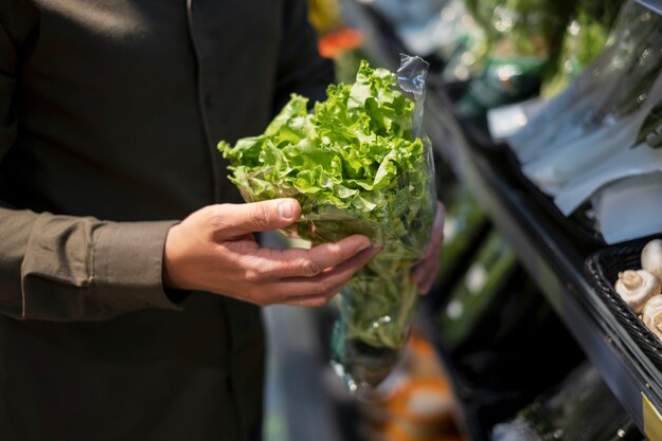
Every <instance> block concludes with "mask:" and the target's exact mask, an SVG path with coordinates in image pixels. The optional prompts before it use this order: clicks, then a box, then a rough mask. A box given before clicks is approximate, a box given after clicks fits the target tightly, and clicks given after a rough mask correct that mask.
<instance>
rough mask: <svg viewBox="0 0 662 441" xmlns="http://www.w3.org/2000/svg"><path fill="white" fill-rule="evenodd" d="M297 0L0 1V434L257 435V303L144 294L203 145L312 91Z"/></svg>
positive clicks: (96, 437)
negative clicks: (294, 94) (293, 94)
mask: <svg viewBox="0 0 662 441" xmlns="http://www.w3.org/2000/svg"><path fill="white" fill-rule="evenodd" d="M315 44H316V43H315V38H314V35H313V31H312V30H311V29H310V27H309V26H308V24H307V22H306V15H305V6H304V2H303V0H188V1H187V0H0V439H1V440H3V441H32V440H34V441H59V440H62V441H78V440H80V441H100V440H108V441H111V440H112V441H123V440H126V441H130V440H131V441H133V440H135V441H138V440H139V441H149V440H155V441H156V440H158V441H168V440H178V441H183V440H194V441H206V440H222V441H233V440H247V439H257V438H255V436H256V434H257V433H258V432H259V422H260V418H261V403H262V385H263V379H262V376H263V358H264V356H263V352H264V343H263V335H262V327H261V318H260V312H259V310H258V308H256V307H253V306H251V305H248V304H244V303H239V302H235V301H232V300H229V299H225V298H221V297H219V296H214V295H209V294H204V293H192V294H191V295H189V296H188V297H186V298H185V299H184V300H182V301H181V302H179V303H177V304H175V303H172V302H171V300H169V298H168V297H167V296H166V295H165V293H164V290H163V287H162V285H161V259H162V250H163V245H164V240H165V237H166V234H167V231H168V229H169V228H170V227H171V226H172V225H173V223H174V222H176V220H178V219H182V218H184V217H185V216H186V215H188V214H189V213H190V212H192V211H194V210H196V209H197V208H200V207H202V206H204V205H208V204H212V203H216V202H230V201H232V202H234V201H237V200H238V195H237V193H236V192H235V190H234V188H233V186H232V185H230V184H229V182H228V181H227V180H226V170H225V166H226V165H225V164H224V163H223V161H222V159H221V157H220V155H219V153H217V151H216V148H215V145H216V143H217V142H218V141H219V140H222V139H223V140H228V141H230V142H232V141H234V140H236V139H237V138H239V137H243V136H249V135H255V134H259V133H261V132H262V131H263V130H264V128H265V126H266V124H267V123H268V121H269V120H270V118H271V116H272V114H273V112H274V109H275V108H277V107H278V106H279V105H281V104H282V103H283V102H284V101H285V100H286V99H287V97H288V95H289V93H291V92H299V93H302V94H305V95H309V96H312V97H313V98H319V96H320V92H321V91H323V86H324V85H325V84H327V83H328V82H329V81H330V79H331V78H330V75H331V70H330V68H329V66H328V64H327V63H325V62H323V61H321V60H320V59H319V58H318V57H317V55H316V46H315Z"/></svg>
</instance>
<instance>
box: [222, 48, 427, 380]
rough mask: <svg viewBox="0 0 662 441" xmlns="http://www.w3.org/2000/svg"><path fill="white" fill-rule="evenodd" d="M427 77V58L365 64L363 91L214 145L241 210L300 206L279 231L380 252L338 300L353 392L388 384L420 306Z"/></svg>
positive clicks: (341, 368) (357, 88) (337, 352)
mask: <svg viewBox="0 0 662 441" xmlns="http://www.w3.org/2000/svg"><path fill="white" fill-rule="evenodd" d="M426 75H427V63H426V62H424V61H423V60H421V59H420V58H412V57H407V56H403V57H402V64H401V66H400V69H399V70H398V72H397V76H396V75H394V74H392V73H391V72H389V71H387V70H385V69H374V70H373V69H371V68H370V67H369V66H368V64H367V63H366V62H362V63H361V66H360V68H359V71H358V74H357V76H356V82H355V83H354V84H353V85H344V84H339V85H331V86H329V88H328V90H327V95H328V97H327V100H326V101H324V102H321V103H316V104H315V108H314V113H309V112H308V110H307V100H306V99H305V98H303V97H301V96H297V95H293V96H292V98H291V100H290V102H289V103H288V104H287V105H286V106H285V107H284V108H283V110H282V111H281V112H280V114H279V115H278V116H277V117H276V118H275V119H274V120H273V121H272V122H271V124H270V125H269V126H268V127H267V129H266V131H265V133H264V134H263V135H260V136H256V137H252V138H245V139H242V140H239V141H238V142H237V143H236V144H235V146H234V147H232V146H230V145H229V144H227V143H225V142H221V143H220V144H219V149H220V150H221V151H222V152H223V154H224V156H225V157H226V158H229V159H230V160H231V161H232V167H231V168H230V169H231V171H232V176H231V177H230V179H231V180H232V182H234V183H235V184H236V185H237V186H238V188H239V189H240V191H241V193H242V195H243V196H244V198H245V200H246V201H248V202H253V201H262V200H267V199H274V198H281V197H290V198H295V199H297V200H298V201H299V203H300V204H301V210H302V211H301V217H300V219H299V221H298V222H296V223H295V224H294V225H293V226H292V227H291V228H289V229H287V230H286V231H285V232H284V233H286V234H289V235H294V236H298V237H301V238H304V239H307V240H309V241H311V242H313V243H314V244H316V243H323V242H329V241H337V240H339V239H342V238H344V237H347V236H350V235H352V234H364V235H366V236H368V237H370V238H371V240H372V241H373V243H374V244H376V245H379V246H381V247H383V250H382V251H381V252H380V253H379V254H378V255H377V256H376V257H374V258H373V259H372V261H371V262H370V263H368V265H366V266H365V267H364V269H362V270H361V271H360V272H359V273H357V274H356V275H355V276H354V277H353V278H352V280H351V281H350V283H349V284H348V286H347V287H346V288H345V289H344V290H343V292H342V295H341V301H340V319H339V321H338V322H337V323H336V328H335V330H334V335H333V338H332V340H333V341H332V345H333V353H334V360H333V361H334V365H335V367H336V370H337V372H338V373H339V375H341V377H342V378H343V379H344V380H345V382H346V384H347V386H348V388H349V389H350V390H352V391H354V390H357V389H360V388H369V387H372V386H375V385H377V384H378V383H380V382H381V380H382V379H384V378H385V377H386V375H388V373H389V372H390V370H391V368H392V367H393V366H394V364H395V363H396V361H397V358H398V353H399V350H400V348H401V347H402V346H403V344H404V342H405V339H406V337H407V331H408V326H409V323H410V320H411V318H412V314H413V311H414V307H415V305H416V301H417V293H416V286H415V285H414V284H413V283H412V281H411V278H410V277H409V272H410V269H411V268H412V266H413V265H414V264H416V263H417V261H419V260H420V259H421V257H422V256H423V254H424V253H425V251H426V249H427V247H428V244H429V240H430V234H431V228H432V224H433V221H434V216H435V212H436V195H435V185H434V165H433V162H432V149H431V146H430V143H429V140H428V138H427V136H426V135H425V133H423V129H422V112H423V100H424V91H425V78H426Z"/></svg>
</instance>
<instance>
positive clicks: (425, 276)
mask: <svg viewBox="0 0 662 441" xmlns="http://www.w3.org/2000/svg"><path fill="white" fill-rule="evenodd" d="M445 216H446V210H445V208H444V205H443V204H442V203H441V202H437V215H436V217H435V219H434V226H433V227H432V238H431V241H430V245H429V246H428V249H427V252H426V254H425V257H423V259H422V260H421V261H420V262H419V263H418V264H417V265H416V266H415V267H414V268H413V269H412V272H411V278H412V280H413V281H414V283H416V285H418V292H419V293H420V294H427V293H428V291H430V289H431V288H432V285H433V284H434V281H435V279H436V278H437V274H438V273H439V264H440V262H441V244H442V243H443V241H444V218H445Z"/></svg>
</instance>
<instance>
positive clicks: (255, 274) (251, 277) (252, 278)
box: [244, 269, 262, 283]
mask: <svg viewBox="0 0 662 441" xmlns="http://www.w3.org/2000/svg"><path fill="white" fill-rule="evenodd" d="M244 279H246V281H247V282H250V283H256V282H259V281H261V280H262V273H261V272H260V271H256V270H254V269H248V270H246V272H245V273H244Z"/></svg>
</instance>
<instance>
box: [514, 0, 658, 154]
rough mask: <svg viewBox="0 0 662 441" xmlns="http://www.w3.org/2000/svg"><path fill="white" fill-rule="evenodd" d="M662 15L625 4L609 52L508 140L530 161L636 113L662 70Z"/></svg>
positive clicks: (636, 5) (517, 152)
mask: <svg viewBox="0 0 662 441" xmlns="http://www.w3.org/2000/svg"><path fill="white" fill-rule="evenodd" d="M661 24H662V17H660V16H658V15H657V14H654V13H652V12H651V11H649V10H648V9H646V8H645V7H643V6H641V5H639V4H638V3H636V2H635V0H630V1H629V2H628V3H626V4H625V5H624V6H623V8H622V9H621V11H620V12H619V15H618V18H617V19H616V23H615V24H614V28H613V30H612V32H611V35H610V37H609V39H608V43H607V47H606V48H605V50H604V52H603V53H602V54H601V55H600V56H599V57H598V58H597V59H596V60H595V61H594V62H593V63H591V65H590V66H589V67H588V68H587V69H586V70H585V71H584V73H582V75H580V76H579V78H577V80H576V81H574V82H573V83H572V84H571V85H570V86H569V87H568V88H567V89H566V90H565V91H564V92H563V93H561V94H560V95H558V96H557V97H556V98H554V99H552V100H550V101H549V102H548V103H547V104H546V106H545V109H544V110H543V111H542V112H541V113H540V114H539V115H538V116H537V117H536V118H534V119H533V120H532V121H531V122H530V123H529V124H527V125H526V126H525V127H524V128H523V129H522V130H521V131H519V132H518V133H516V134H515V135H513V136H512V137H510V138H509V139H508V142H509V144H510V146H511V148H512V150H513V151H514V152H515V154H516V155H517V156H518V158H519V160H520V161H521V162H522V163H524V164H526V163H529V162H531V161H533V160H536V159H539V158H541V157H542V156H544V155H546V154H548V153H549V152H553V151H554V150H555V149H557V148H560V147H562V146H564V145H567V144H569V143H570V142H571V141H574V140H577V139H578V138H581V137H584V136H586V135H587V134H589V133H592V132H594V131H596V130H599V129H601V128H604V127H606V126H610V125H617V124H618V123H619V121H621V120H624V119H625V118H626V117H627V116H629V115H632V114H633V113H635V112H636V111H637V110H638V109H639V108H640V107H641V105H642V104H643V103H644V102H645V101H646V99H647V97H648V93H649V91H650V89H651V87H652V85H653V83H654V81H655V79H656V78H657V76H658V74H659V72H660V68H662V57H660V56H659V53H660V51H661V50H662V26H661Z"/></svg>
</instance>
